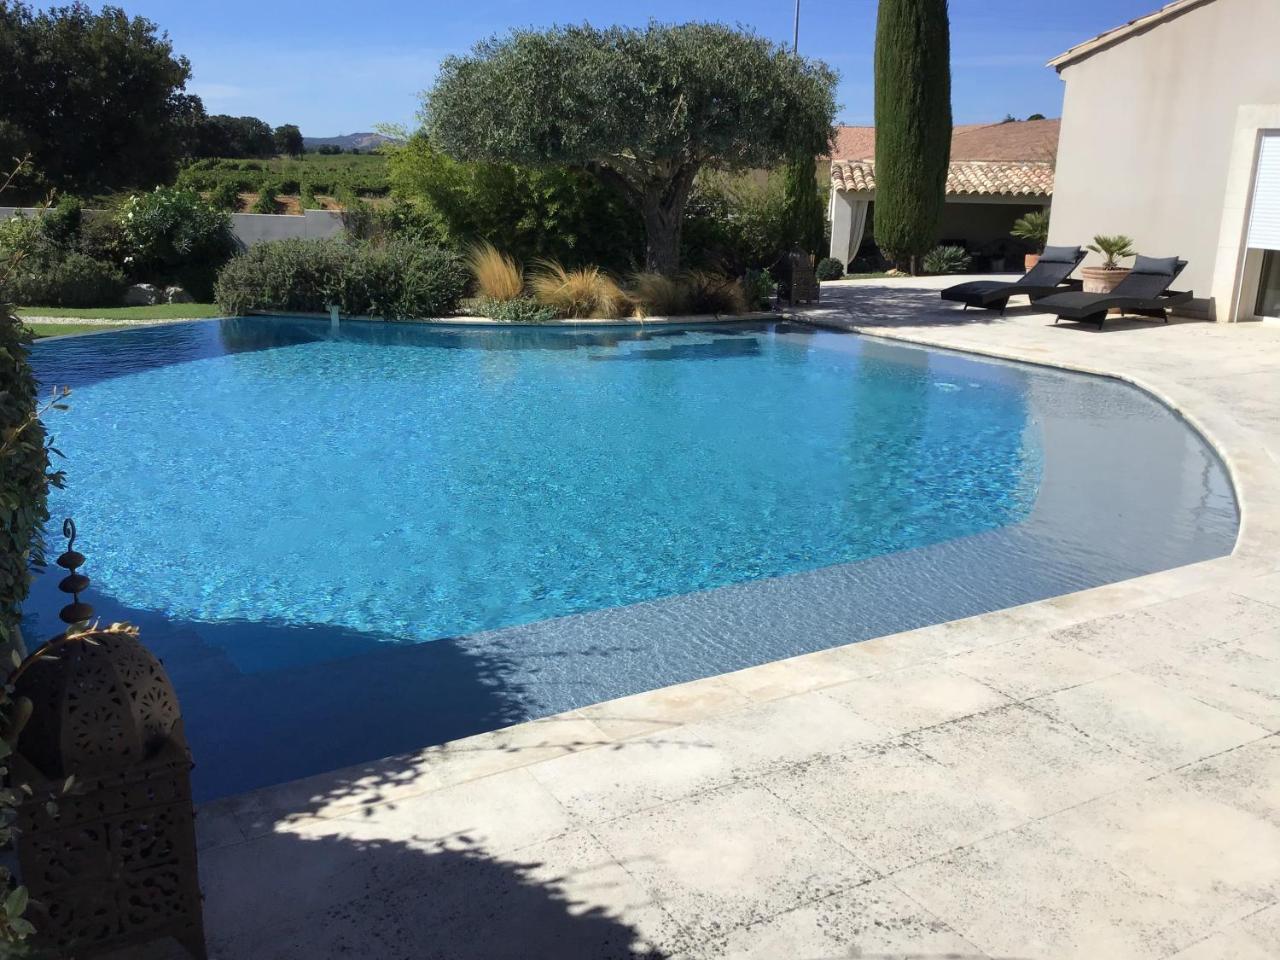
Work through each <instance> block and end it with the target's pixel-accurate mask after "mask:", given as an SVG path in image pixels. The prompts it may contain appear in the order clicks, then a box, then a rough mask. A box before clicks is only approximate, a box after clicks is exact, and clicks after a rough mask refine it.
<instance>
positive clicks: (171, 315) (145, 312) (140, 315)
mask: <svg viewBox="0 0 1280 960" xmlns="http://www.w3.org/2000/svg"><path fill="white" fill-rule="evenodd" d="M18 316H20V317H84V318H86V319H89V320H199V319H201V318H203V317H220V316H222V312H221V311H220V310H219V309H218V305H217V304H216V303H157V304H156V305H155V306H153V307H19V308H18Z"/></svg>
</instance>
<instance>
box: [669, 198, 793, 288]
mask: <svg viewBox="0 0 1280 960" xmlns="http://www.w3.org/2000/svg"><path fill="white" fill-rule="evenodd" d="M687 210H688V213H687V216H686V218H685V224H684V230H683V232H682V235H681V245H682V247H683V252H682V254H681V257H682V259H683V260H684V262H686V263H689V264H690V265H691V266H693V267H694V268H703V269H709V268H715V269H717V270H722V271H725V272H727V273H731V274H733V275H735V276H739V275H741V274H743V273H745V272H746V271H747V270H753V269H754V270H761V269H767V268H769V267H771V266H773V265H774V264H775V263H777V261H778V258H779V255H780V254H781V253H782V252H783V251H784V250H785V249H786V246H787V241H786V233H787V208H786V196H785V184H784V181H783V178H782V177H780V176H779V175H777V174H771V175H769V176H768V177H766V178H765V179H764V181H763V182H760V181H759V180H757V179H755V178H753V177H751V176H733V175H730V174H722V173H704V174H702V175H701V176H699V178H698V180H697V181H696V182H695V183H694V188H693V193H692V195H691V196H690V197H689V206H688V208H687Z"/></svg>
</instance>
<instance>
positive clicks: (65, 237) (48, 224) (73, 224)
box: [40, 197, 84, 250]
mask: <svg viewBox="0 0 1280 960" xmlns="http://www.w3.org/2000/svg"><path fill="white" fill-rule="evenodd" d="M83 219H84V211H83V208H82V205H81V203H80V201H79V200H78V199H76V198H75V197H63V198H62V199H61V200H59V201H58V205H57V206H56V207H53V208H51V209H49V210H47V211H45V214H44V216H42V217H41V218H40V229H41V232H42V233H43V234H44V236H45V238H46V239H47V240H48V241H49V242H50V243H52V244H53V245H54V246H57V247H60V248H62V249H64V250H70V249H74V248H75V246H76V244H77V243H78V242H79V240H80V227H81V224H82V222H83Z"/></svg>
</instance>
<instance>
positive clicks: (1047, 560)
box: [28, 318, 1238, 797]
mask: <svg viewBox="0 0 1280 960" xmlns="http://www.w3.org/2000/svg"><path fill="white" fill-rule="evenodd" d="M34 359H35V362H36V366H37V372H38V374H39V376H40V377H41V379H42V381H43V382H45V383H46V384H51V383H58V384H67V385H69V386H71V387H72V389H73V391H74V393H73V396H72V410H71V412H70V413H68V414H64V415H58V416H57V418H56V419H55V420H54V421H53V422H52V423H51V427H52V429H53V431H54V433H55V434H56V437H57V442H58V446H59V447H60V449H62V451H63V452H64V453H65V454H66V455H67V458H68V460H67V468H68V486H67V489H66V490H65V491H62V492H59V493H58V494H56V495H55V497H54V500H53V503H52V505H51V509H52V511H53V515H54V516H55V517H56V518H61V517H62V516H64V515H72V516H74V517H75V518H76V521H77V524H78V526H79V529H80V533H81V539H80V541H79V544H80V545H81V548H82V549H83V550H84V552H85V553H86V554H87V556H88V557H89V561H88V564H87V565H86V568H85V569H86V572H87V573H88V574H89V575H90V576H91V577H93V578H94V581H95V587H94V589H93V590H92V591H91V595H90V596H89V597H88V599H89V600H90V602H92V603H93V604H94V605H95V606H96V607H97V608H98V611H99V613H100V615H102V616H103V617H104V618H105V619H128V620H131V621H133V622H135V623H138V624H139V625H141V626H142V627H143V637H144V640H145V641H146V642H147V643H148V644H149V645H150V646H151V647H152V648H153V649H154V650H156V651H157V653H159V654H160V655H161V657H162V658H163V659H164V661H165V664H166V666H167V667H168V669H169V671H170V673H171V675H172V677H173V679H174V683H175V686H176V687H177V690H178V693H179V696H180V698H181V700H182V705H183V709H184V713H185V715H186V717H187V732H188V736H189V739H190V740H191V743H192V748H193V751H194V752H195V755H196V758H197V761H198V765H197V771H196V788H197V792H198V793H199V795H200V796H201V797H210V796H216V795H222V794H227V793H233V792H238V791H240V790H244V789H248V788H251V787H254V786H259V785H265V784H269V783H275V782H280V781H283V780H287V779H292V778H294V777H298V776H303V775H306V774H309V773H315V772H319V771H321V770H325V769H330V768H333V767H336V766H342V765H346V764H351V763H357V762H360V761H364V760H368V759H373V758H376V757H380V756H385V755H388V754H391V753H395V752H399V751H404V750H409V749H413V748H416V747H420V746H424V745H426V744H430V743H436V742H441V741H443V740H446V739H452V738H454V737H458V736H463V735H466V734H470V733H475V732H478V731H480V730H484V729H491V728H494V727H497V726H501V725H505V724H507V723H512V722H516V721H519V720H524V719H530V718H533V717H537V716H543V715H547V714H550V713H555V712H559V711H561V710H566V709H570V708H572V707H575V706H582V705H585V704H588V703H593V702H597V701H600V700H604V699H609V698H611V697H616V696H621V695H624V694H628V693H635V692H639V691H641V690H645V689H652V688H654V687H658V686H663V685H666V684H670V683H676V682H680V681H684V680H689V679H694V678H697V677H701V676H708V675H712V674H717V673H723V672H725V671H728V670H734V669H738V668H741V667H744V666H749V665H752V664H755V663H762V662H767V661H769V660H774V659H778V658H780V657H784V656H791V655H794V654H797V653H802V652H806V651H809V650H815V649H821V648H823V647H827V646H832V645H834V644H837V643H845V642H851V641H854V640H858V639H866V638H868V637H871V636H879V635H883V634H885V633H889V632H894V631H897V630H902V629H908V628H910V627H914V626H920V625H923V624H926V623H932V622H939V621H942V620H949V619H954V618H957V617H961V616H968V615H971V614H975V613H980V612H984V611H987V610H992V609H998V608H1000V607H1004V606H1009V605H1011V604H1015V603H1022V602H1027V601H1030V600H1035V599H1040V598H1043V597H1046V596H1052V595H1056V594H1061V593H1065V592H1069V591H1072V590H1076V589H1081V588H1083V587H1087V586H1093V585H1097V584H1100V583H1105V582H1109V581H1112V580H1117V579H1124V578H1128V577H1132V576H1136V575H1139V574H1143V573H1148V572H1151V571H1154V570H1159V569H1164V568H1167V567H1171V566H1177V565H1180V564H1183V563H1188V562H1192V561H1195V560H1201V559H1207V558H1209V557H1213V556H1220V555H1222V554H1225V553H1227V552H1229V551H1230V549H1231V545H1232V543H1233V541H1234V537H1235V532H1236V528H1237V524H1238V514H1237V509H1236V504H1235V500H1234V497H1233V494H1232V491H1231V486H1230V483H1229V481H1228V479H1227V476H1226V473H1225V471H1224V469H1223V467H1222V465H1221V463H1220V462H1219V461H1218V459H1217V458H1216V456H1215V455H1214V454H1213V452H1212V451H1211V450H1210V449H1209V448H1208V447H1207V445H1206V444H1205V443H1204V442H1203V440H1202V439H1201V438H1200V437H1199V436H1198V435H1197V434H1196V433H1195V432H1194V431H1192V430H1190V429H1189V428H1188V427H1187V426H1186V424H1185V423H1183V422H1182V421H1181V420H1180V419H1179V418H1178V417H1176V416H1175V415H1174V414H1172V413H1171V412H1170V411H1169V410H1167V409H1166V408H1165V407H1163V406H1162V405H1160V404H1159V403H1157V402H1155V401H1154V400H1153V399H1151V398H1150V397H1148V396H1147V395H1145V394H1143V393H1142V392H1140V391H1138V390H1136V389H1133V388H1131V387H1127V386H1125V385H1123V384H1120V383H1117V382H1113V381H1109V380H1103V379H1099V378H1092V377H1084V376H1079V375H1073V374H1068V373H1062V372H1057V371H1052V370H1047V369H1038V368H1033V367H1028V366H1023V365H1016V364H1009V363H1000V362H991V361H985V360H979V359H975V358H972V357H967V356H963V355H958V354H954V353H948V352H943V351H933V350H924V349H917V348H911V347H903V346H896V345H891V344H887V343H884V342H880V341H876V340H874V339H869V338H865V337H860V336H856V335H850V334H842V333H832V332H822V331H817V330H813V329H811V328H807V327H803V326H793V325H788V324H784V323H758V324H742V323H735V324H720V325H714V324H712V325H703V326H695V327H681V328H634V327H598V328H559V327H557V328H537V327H534V328H529V327H518V328H492V327H484V328H475V327H472V328H468V327H463V326H456V327H445V326H431V325H420V324H380V323H360V322H344V323H343V324H342V325H341V326H340V327H339V328H338V329H337V331H334V330H332V329H331V328H330V325H329V324H328V322H327V321H314V320H303V319H282V318H247V319H246V318H241V319H234V320H220V321H208V322H198V323H189V324H181V325H172V326H165V327H154V328H147V329H137V330H130V331H121V332H117V333H109V334H100V335H95V336H93V337H82V338H72V339H66V340H59V341H52V342H49V343H44V344H40V345H38V346H37V347H36V348H35V350H34ZM51 587H52V583H51V579H50V578H45V579H44V580H43V581H42V582H41V583H39V584H38V585H37V589H36V592H35V595H34V597H33V600H32V602H31V603H30V604H29V605H28V606H29V608H30V609H32V610H34V611H35V612H36V614H37V615H38V614H40V613H45V614H46V619H44V620H39V621H36V622H33V623H31V624H29V629H31V630H32V635H33V636H40V635H41V634H42V633H49V632H51V623H52V619H51V617H50V616H48V615H49V614H51V613H52V611H54V610H56V609H57V605H58V601H57V598H56V597H54V596H53V595H52V592H51Z"/></svg>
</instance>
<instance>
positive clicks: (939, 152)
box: [875, 0, 951, 273]
mask: <svg viewBox="0 0 1280 960" xmlns="http://www.w3.org/2000/svg"><path fill="white" fill-rule="evenodd" d="M950 33H951V31H950V25H949V23H948V20H947V0H880V11H879V16H878V17H877V20H876V65H875V73H876V199H875V204H876V209H875V239H876V243H877V244H879V246H880V250H881V251H882V252H883V253H884V254H885V256H887V257H888V258H889V259H890V260H894V261H896V262H898V263H900V264H905V265H908V266H910V268H911V271H912V272H913V273H915V272H916V267H917V266H918V263H919V259H920V257H921V256H923V255H924V254H925V253H927V252H928V251H929V250H930V249H931V248H932V247H933V245H934V242H935V241H936V239H937V231H938V220H939V218H940V217H941V215H942V204H943V201H944V199H945V197H946V186H947V164H948V163H949V162H950V159H951V36H950Z"/></svg>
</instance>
